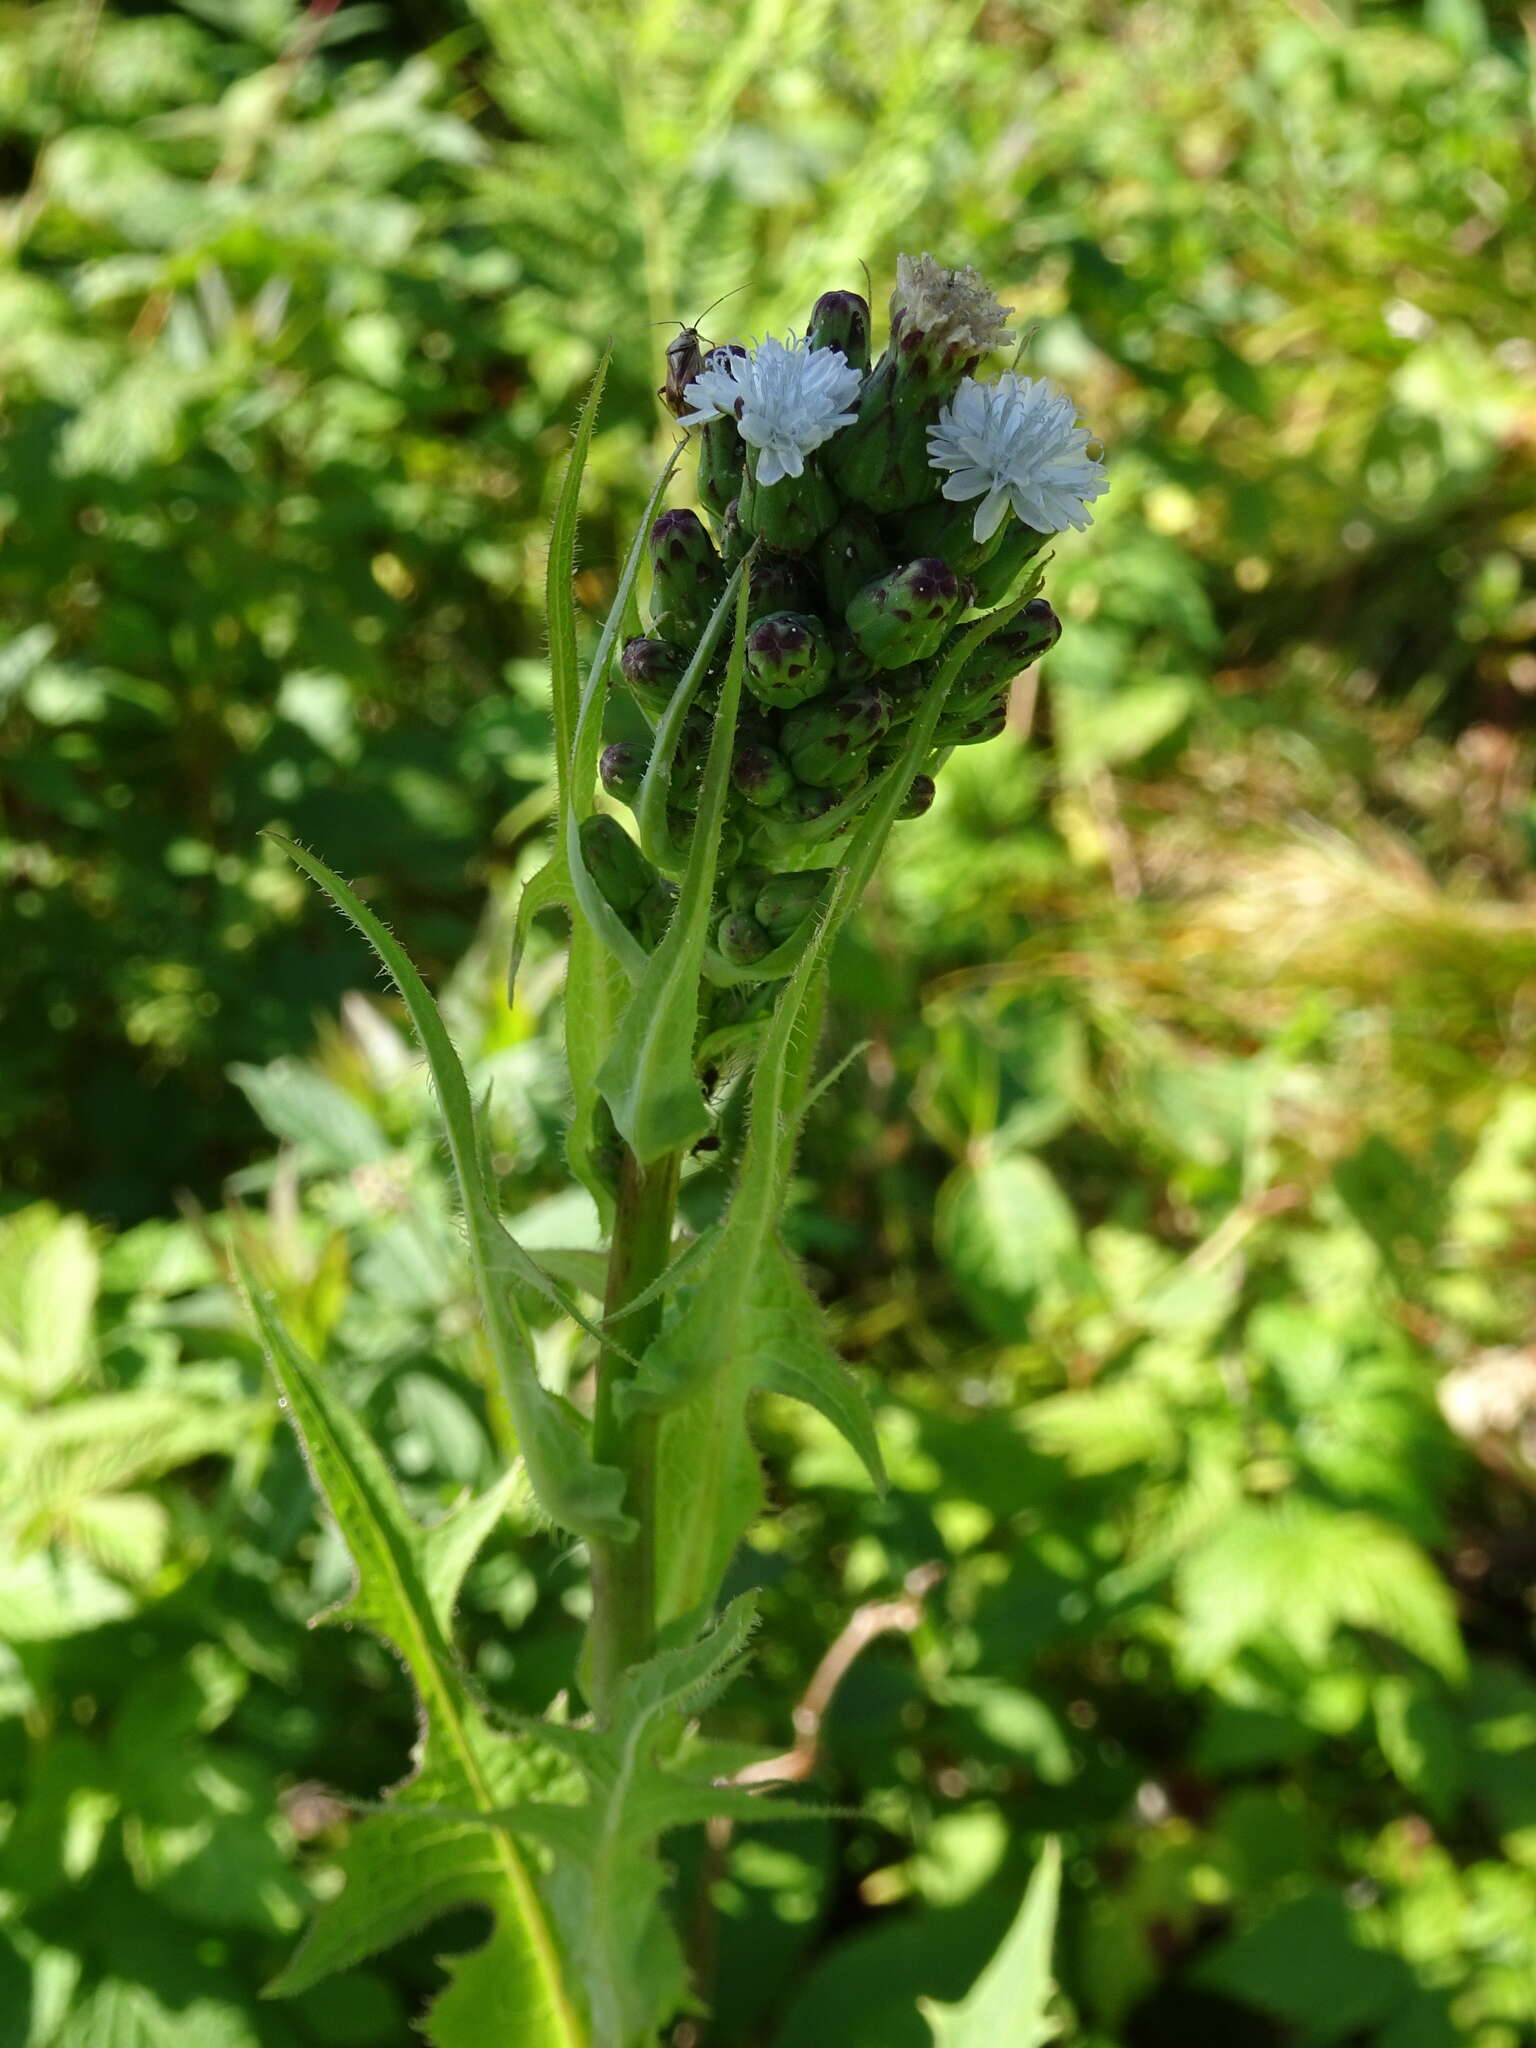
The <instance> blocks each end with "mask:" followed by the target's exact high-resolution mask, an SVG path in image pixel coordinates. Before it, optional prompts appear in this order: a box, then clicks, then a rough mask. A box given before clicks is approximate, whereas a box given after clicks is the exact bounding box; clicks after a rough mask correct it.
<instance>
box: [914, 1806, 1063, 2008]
mask: <svg viewBox="0 0 1536 2048" xmlns="http://www.w3.org/2000/svg"><path fill="white" fill-rule="evenodd" d="M1060 1896H1061V1844H1060V1843H1059V1842H1057V1841H1056V1840H1055V1839H1054V1838H1053V1839H1052V1840H1051V1841H1049V1842H1047V1843H1046V1845H1045V1850H1044V1853H1043V1854H1042V1856H1041V1858H1040V1861H1039V1862H1038V1863H1037V1864H1036V1865H1035V1870H1034V1875H1033V1876H1032V1877H1031V1878H1030V1880H1029V1887H1028V1889H1027V1890H1026V1892H1025V1894H1024V1903H1023V1905H1022V1906H1020V1908H1019V1912H1018V1918H1017V1919H1016V1920H1015V1921H1014V1923H1013V1925H1012V1927H1010V1928H1009V1930H1008V1932H1007V1934H1006V1935H1005V1936H1004V1937H1003V1945H1002V1947H1001V1948H1000V1949H999V1950H998V1952H997V1954H996V1955H995V1956H994V1957H993V1958H992V1960H991V1962H990V1963H988V1965H987V1967H986V1968H985V1969H984V1970H983V1971H982V1973H981V1975H980V1976H979V1977H978V1978H977V1979H976V1982H975V1983H974V1984H973V1985H972V1986H971V1989H970V1992H969V1995H968V1996H967V1997H965V1998H963V1999H962V2000H961V2002H960V2003H959V2005H941V2004H940V2003H939V2002H938V2000H937V1999H934V1998H920V1999H919V2000H918V2002H917V2003H918V2009H919V2010H920V2011H921V2013H922V2015H923V2018H924V2019H925V2020H926V2021H927V2022H928V2024H929V2026H930V2027H931V2028H932V2029H933V2042H934V2048H1042V2044H1043V2043H1044V2042H1046V2041H1049V2040H1050V2039H1051V2038H1052V2036H1053V2035H1054V2034H1055V2033H1056V2031H1057V2028H1056V2025H1055V2022H1054V2021H1053V2020H1050V2019H1048V2018H1047V2017H1046V2010H1045V2009H1046V2006H1047V2005H1048V2003H1049V2002H1050V1997H1051V1990H1052V1978H1051V1946H1052V1943H1053V1942H1054V1940H1055V1938H1056V1908H1057V1904H1058V1901H1059V1899H1060Z"/></svg>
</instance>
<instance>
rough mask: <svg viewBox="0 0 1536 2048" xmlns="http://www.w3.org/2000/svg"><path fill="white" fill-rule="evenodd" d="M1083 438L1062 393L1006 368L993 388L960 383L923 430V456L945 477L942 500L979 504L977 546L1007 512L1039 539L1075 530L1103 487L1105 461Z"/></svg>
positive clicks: (1086, 519)
mask: <svg viewBox="0 0 1536 2048" xmlns="http://www.w3.org/2000/svg"><path fill="white" fill-rule="evenodd" d="M1089 439H1090V436H1089V433H1088V429H1087V428H1086V427H1080V426H1079V425H1078V423H1077V407H1076V406H1075V405H1074V404H1073V403H1072V401H1071V399H1070V398H1068V397H1067V395H1066V393H1065V392H1064V391H1058V390H1057V389H1056V387H1055V386H1054V385H1053V384H1048V383H1047V382H1046V381H1045V379H1044V378H1043V377H1016V376H1015V375H1014V374H1013V372H1012V371H1011V370H1010V371H1008V372H1007V373H1006V374H1005V375H1004V376H1001V377H999V378H998V379H997V381H996V383H994V384H978V383H977V381H976V379H975V378H974V377H967V378H966V379H965V380H964V382H963V383H962V384H961V386H960V388H959V390H958V391H957V392H956V393H955V395H954V398H953V399H952V400H951V401H950V403H949V404H948V405H946V406H945V408H944V410H943V411H942V412H941V413H940V414H939V417H938V422H937V424H936V425H934V426H932V427H930V428H929V430H928V455H929V459H930V460H931V461H932V463H933V466H934V468H935V469H947V470H948V471H949V472H950V475H949V476H948V477H947V478H946V480H945V483H944V495H945V497H946V498H957V499H961V500H965V499H968V498H980V499H981V503H980V505H978V506H977V508H976V518H975V522H974V525H973V528H972V533H973V537H974V538H975V539H976V540H979V541H986V540H990V539H991V538H992V536H993V534H994V533H996V532H997V530H998V528H999V527H1000V526H1001V525H1002V523H1003V521H1004V520H1005V519H1006V518H1007V516H1008V511H1009V508H1010V506H1011V507H1012V509H1013V511H1014V513H1015V514H1016V516H1017V517H1018V518H1020V519H1021V520H1022V521H1023V522H1024V524H1025V525H1026V526H1031V527H1034V528H1035V530H1036V531H1037V532H1039V533H1059V532H1060V531H1061V529H1062V528H1063V527H1066V526H1071V527H1075V528H1076V529H1077V530H1078V531H1079V532H1081V530H1082V529H1083V527H1085V526H1086V525H1087V524H1088V523H1089V521H1090V519H1091V518H1092V516H1093V515H1092V514H1091V513H1090V512H1089V510H1088V506H1089V504H1090V503H1091V502H1092V500H1093V499H1095V498H1097V497H1100V496H1102V494H1103V493H1104V492H1105V491H1107V490H1108V488H1109V482H1108V479H1107V478H1106V476H1105V474H1104V465H1103V463H1102V462H1098V461H1095V460H1094V459H1093V458H1092V457H1091V456H1089V455H1088V454H1086V453H1085V451H1086V449H1087V447H1088V444H1089Z"/></svg>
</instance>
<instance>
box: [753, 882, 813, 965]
mask: <svg viewBox="0 0 1536 2048" xmlns="http://www.w3.org/2000/svg"><path fill="white" fill-rule="evenodd" d="M832 874H833V870H832V869H831V868H804V869H802V870H801V871H800V873H799V874H795V875H774V876H772V877H771V879H770V880H768V881H767V882H765V883H764V884H763V887H762V890H761V892H760V894H759V895H758V898H757V901H756V903H755V904H754V905H753V907H752V914H753V916H754V917H755V918H756V919H757V921H758V923H759V924H760V925H761V926H762V928H763V930H764V931H765V932H766V933H767V934H768V936H769V938H770V939H772V940H773V943H774V944H775V945H776V946H777V945H780V944H782V943H783V941H784V940H785V939H787V938H788V937H789V935H790V933H791V932H793V931H796V930H798V929H799V927H800V926H801V925H803V924H804V923H805V920H806V919H807V918H808V917H809V916H810V914H811V912H812V911H813V910H814V909H815V907H816V904H817V902H818V900H819V899H820V898H821V896H822V895H823V894H824V893H825V891H826V888H827V885H828V883H829V882H830V881H831V879H832Z"/></svg>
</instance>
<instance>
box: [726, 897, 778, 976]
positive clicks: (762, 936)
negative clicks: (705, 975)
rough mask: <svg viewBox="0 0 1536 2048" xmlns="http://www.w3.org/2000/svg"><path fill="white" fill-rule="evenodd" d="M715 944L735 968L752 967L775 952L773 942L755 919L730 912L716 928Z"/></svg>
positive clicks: (742, 913) (744, 913)
mask: <svg viewBox="0 0 1536 2048" xmlns="http://www.w3.org/2000/svg"><path fill="white" fill-rule="evenodd" d="M715 944H716V946H717V947H718V948H719V949H720V952H721V953H722V954H723V955H724V957H725V958H726V959H727V960H729V961H730V963H731V965H732V966H733V967H752V966H755V965H756V963H757V962H758V961H759V960H761V959H762V957H763V955H764V954H765V953H771V952H772V951H773V940H772V939H770V938H769V936H768V934H767V933H766V932H765V931H764V930H763V928H762V926H761V925H760V924H759V923H758V922H757V919H756V918H755V917H751V916H749V915H748V914H747V912H746V911H744V910H728V911H727V912H726V913H725V916H724V917H722V918H721V920H720V922H719V924H718V925H717V926H716V927H715Z"/></svg>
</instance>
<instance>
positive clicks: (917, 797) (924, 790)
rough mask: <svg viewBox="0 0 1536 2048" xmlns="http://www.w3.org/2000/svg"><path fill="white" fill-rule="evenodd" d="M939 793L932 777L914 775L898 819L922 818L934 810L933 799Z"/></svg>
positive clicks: (898, 813)
mask: <svg viewBox="0 0 1536 2048" xmlns="http://www.w3.org/2000/svg"><path fill="white" fill-rule="evenodd" d="M937 793H938V792H937V791H936V789H935V787H934V781H933V777H932V776H931V775H914V776H913V778H912V784H911V787H910V788H909V789H908V791H907V793H906V796H905V797H904V798H903V799H902V805H901V809H900V810H899V811H898V812H897V813H896V815H897V817H898V818H921V817H922V816H923V814H924V813H925V812H927V811H931V810H932V809H933V799H934V797H935V796H936V795H937Z"/></svg>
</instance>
